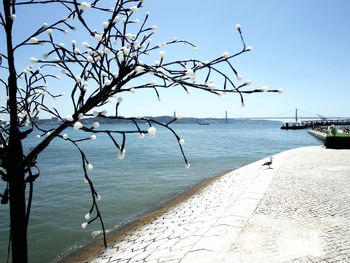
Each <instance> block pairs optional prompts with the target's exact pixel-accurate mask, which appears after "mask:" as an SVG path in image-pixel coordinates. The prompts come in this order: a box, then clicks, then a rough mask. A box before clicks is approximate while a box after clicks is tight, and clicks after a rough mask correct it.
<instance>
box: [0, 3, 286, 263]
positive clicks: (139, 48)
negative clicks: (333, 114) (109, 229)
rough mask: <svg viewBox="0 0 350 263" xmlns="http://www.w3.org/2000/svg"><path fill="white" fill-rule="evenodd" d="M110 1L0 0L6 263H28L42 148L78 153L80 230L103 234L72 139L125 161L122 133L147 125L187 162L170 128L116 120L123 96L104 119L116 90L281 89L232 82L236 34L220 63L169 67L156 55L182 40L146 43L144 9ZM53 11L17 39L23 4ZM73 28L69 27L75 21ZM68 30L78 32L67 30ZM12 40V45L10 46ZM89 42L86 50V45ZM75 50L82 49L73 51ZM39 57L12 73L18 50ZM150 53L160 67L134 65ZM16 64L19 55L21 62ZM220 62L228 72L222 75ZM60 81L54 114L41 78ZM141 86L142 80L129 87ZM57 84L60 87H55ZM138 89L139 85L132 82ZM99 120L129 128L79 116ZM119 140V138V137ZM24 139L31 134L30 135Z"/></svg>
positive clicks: (85, 164)
mask: <svg viewBox="0 0 350 263" xmlns="http://www.w3.org/2000/svg"><path fill="white" fill-rule="evenodd" d="M108 2H109V1H100V0H95V1H93V2H91V3H89V2H78V1H76V0H3V10H2V11H1V13H0V23H1V26H2V30H3V34H2V35H1V36H4V39H1V47H0V52H1V53H0V74H1V76H4V77H3V78H1V85H2V87H1V92H3V94H5V93H6V96H7V103H6V105H3V106H1V108H0V113H1V114H2V115H3V116H5V120H4V121H2V123H1V127H0V131H1V133H0V174H1V177H2V180H3V182H4V188H5V189H4V190H2V191H1V203H2V204H7V203H9V209H10V223H11V227H10V228H11V229H10V236H11V238H10V244H11V249H12V261H13V262H22V263H23V262H27V258H28V256H27V227H28V222H29V215H30V208H31V203H32V196H33V184H34V182H35V180H36V179H37V178H38V177H39V175H40V172H39V168H38V163H37V158H38V156H39V155H40V154H41V153H42V151H43V150H44V149H45V148H46V147H47V146H48V145H49V144H50V143H51V142H52V141H53V140H54V139H60V140H65V141H66V142H67V143H71V144H73V145H74V146H75V147H76V148H77V149H78V151H79V153H80V156H81V165H82V172H83V174H84V176H85V180H86V182H87V183H88V185H89V186H90V191H91V209H90V210H89V211H87V214H86V216H85V218H86V220H87V222H85V223H83V224H82V227H83V228H85V227H87V226H88V224H91V223H92V222H94V221H95V220H99V221H100V223H101V226H102V230H103V234H104V244H105V246H107V244H106V238H105V229H104V224H103V220H102V216H101V213H100V211H99V208H98V203H97V201H98V199H99V198H100V196H99V194H98V193H97V191H96V190H95V187H94V184H93V182H92V180H91V178H90V177H89V171H90V170H91V169H92V168H93V165H92V164H91V163H90V162H89V160H88V157H87V155H86V154H85V153H84V151H83V149H82V148H81V146H80V142H82V141H85V140H90V139H96V134H98V133H103V134H106V135H108V137H109V138H110V140H111V142H112V143H113V145H114V146H115V148H116V151H117V152H118V158H120V159H123V158H124V156H125V144H126V138H127V136H128V134H130V133H138V134H140V136H144V134H149V135H150V136H154V135H155V133H156V128H155V126H157V125H159V126H163V127H165V128H166V129H168V130H169V131H170V132H171V133H173V135H174V136H175V138H176V139H177V141H178V145H179V148H180V151H181V154H182V156H183V158H184V161H185V164H186V165H187V166H189V162H188V161H187V158H186V156H185V154H184V151H183V149H182V143H183V140H182V139H181V138H180V137H179V136H178V135H177V133H176V131H175V130H174V129H173V128H172V127H171V124H172V123H173V122H175V121H176V120H177V118H176V117H175V118H174V119H172V120H171V121H169V122H168V123H160V122H157V121H155V120H153V119H151V118H143V117H142V118H140V117H139V118H137V117H122V116H120V115H119V114H118V109H119V106H120V104H121V102H122V100H121V98H118V99H117V100H115V107H114V109H115V112H113V114H109V115H107V113H106V111H105V110H102V109H101V107H102V106H104V105H105V104H107V103H109V102H110V99H111V98H112V97H116V96H118V95H120V94H121V93H125V92H133V91H135V90H138V89H150V90H152V91H154V94H155V96H156V97H158V98H159V90H160V89H168V88H176V87H178V88H180V89H183V90H184V91H186V92H188V91H189V89H199V90H203V91H206V92H210V93H213V94H216V95H223V94H225V93H237V94H238V96H240V98H241V102H242V104H243V103H244V100H243V94H245V93H256V92H279V90H267V89H265V88H261V89H252V90H244V88H245V87H246V86H247V85H248V84H249V82H244V83H243V84H240V85H237V84H235V82H236V80H235V79H237V78H238V79H240V78H241V76H240V74H239V73H238V72H237V70H236V69H235V67H234V66H233V65H232V64H231V60H232V59H233V58H234V57H236V56H239V55H241V54H243V53H245V52H249V51H250V49H251V48H250V47H248V46H246V44H245V42H244V39H243V37H242V32H241V27H240V26H239V25H237V26H236V29H237V31H238V33H239V35H240V37H241V40H242V49H241V50H240V51H239V52H237V53H235V54H229V53H228V52H224V53H223V54H222V55H221V56H218V57H217V58H215V59H212V60H210V61H200V60H197V59H186V60H174V61H167V59H166V54H165V52H164V51H163V49H164V47H165V46H169V45H189V46H194V45H193V44H192V43H190V42H187V41H185V40H178V39H173V40H171V41H166V42H163V43H161V44H159V45H156V44H152V42H151V41H150V38H151V37H152V35H153V34H154V33H155V32H156V30H157V28H156V26H148V25H147V20H148V18H149V14H147V13H146V15H145V16H144V17H143V20H142V21H140V20H138V19H136V18H135V13H136V12H137V11H138V9H139V8H141V7H142V6H143V1H142V0H117V1H115V4H114V6H113V7H110V6H107V5H106V4H110V3H108ZM48 5H51V6H52V5H54V6H55V8H57V12H62V13H63V15H65V17H63V18H61V19H58V20H56V21H53V22H51V23H44V24H43V25H40V26H38V27H37V29H36V30H34V31H33V32H27V35H25V36H23V35H16V36H15V37H14V34H15V32H14V31H13V26H14V25H15V23H16V16H20V15H21V12H20V11H18V10H23V11H22V12H25V11H24V10H26V8H27V7H31V8H42V7H45V6H48ZM97 14H98V15H103V16H104V17H105V18H107V19H106V20H105V22H103V30H101V31H96V30H94V29H93V27H94V20H93V19H91V16H95V17H96V15H97ZM72 21H75V22H74V23H73V22H72ZM72 23H73V24H75V25H76V26H72ZM75 30H78V31H80V33H82V32H84V31H85V35H86V42H83V43H82V46H80V44H79V45H78V43H77V41H75V40H72V41H71V43H70V44H69V45H65V44H63V43H60V42H59V39H60V36H61V35H62V34H64V33H66V32H67V31H73V32H72V33H70V34H71V35H74V31H75ZM15 40H16V41H15ZM88 41H90V43H88ZM79 47H80V48H79ZM38 49H39V50H40V52H42V57H38V58H36V57H34V56H33V57H31V58H30V61H31V64H32V65H30V66H28V67H26V68H25V69H24V70H18V69H17V67H19V65H20V64H19V62H20V61H19V59H17V60H15V54H17V52H18V53H19V52H20V51H21V52H22V50H26V51H27V52H28V50H38ZM152 53H156V54H157V53H158V54H157V56H158V57H159V61H158V62H155V63H153V64H148V63H145V62H142V59H143V58H144V57H146V56H148V55H150V54H152ZM21 60H22V58H21ZM221 65H225V66H226V68H228V69H229V71H230V73H229V74H227V73H224V72H223V71H222V70H220V68H221ZM62 74H63V79H64V86H65V90H66V93H67V94H69V96H66V97H65V98H62V99H65V100H66V103H67V105H68V104H70V105H71V109H72V112H71V115H68V116H62V113H60V111H59V110H58V109H57V108H52V107H51V106H50V100H51V99H52V98H58V97H62V96H64V94H61V93H60V94H56V93H55V91H54V89H51V88H50V86H49V85H48V83H49V80H50V81H52V80H56V79H58V78H59V77H58V76H59V75H62ZM150 74H152V75H153V77H154V78H157V79H158V81H157V82H153V81H152V82H150V81H148V80H147V78H145V76H147V75H150ZM213 76H216V78H219V79H221V83H219V84H218V83H217V84H216V85H214V83H213V82H212V81H211V79H212V77H213ZM134 80H142V81H134ZM61 81H63V80H61ZM140 83H141V84H140ZM40 114H45V115H46V116H52V117H55V118H57V119H58V120H59V125H57V126H55V127H51V128H49V129H48V128H47V127H46V128H45V126H41V125H40V123H39V122H37V119H38V117H39V115H40ZM93 116H94V117H100V118H105V119H115V120H123V121H127V122H130V123H132V124H133V125H134V129H132V130H107V129H103V128H101V127H99V126H100V125H99V123H98V122H94V123H92V124H91V125H83V124H82V121H81V119H83V118H88V117H93ZM141 123H147V125H148V126H149V128H147V129H142V127H143V126H142V125H140V124H141ZM68 127H73V128H74V129H76V130H82V131H84V132H86V136H83V137H81V138H79V139H73V138H70V137H69V136H68V135H67V134H66V133H64V131H65V129H67V128H68ZM34 131H35V132H38V131H39V132H40V133H41V140H39V142H38V143H37V145H35V147H33V148H31V149H30V150H29V151H28V152H24V150H23V140H24V139H25V138H26V137H28V136H29V135H31V134H32V133H33V132H34ZM117 135H118V136H120V135H121V138H122V139H120V140H117ZM31 136H32V135H31Z"/></svg>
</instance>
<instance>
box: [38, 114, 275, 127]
mask: <svg viewBox="0 0 350 263" xmlns="http://www.w3.org/2000/svg"><path fill="white" fill-rule="evenodd" d="M144 118H146V119H152V120H154V121H157V122H160V123H168V122H170V121H172V120H173V119H174V117H172V116H157V117H151V116H145V117H144ZM96 121H97V122H99V123H100V124H127V123H131V121H130V120H128V119H106V118H101V117H92V118H83V119H81V120H80V122H81V123H83V124H90V123H91V124H92V123H93V122H96ZM35 122H36V123H37V124H41V125H43V124H48V125H58V124H60V123H61V120H60V119H58V118H51V119H37V120H35ZM140 122H142V121H140ZM174 123H176V124H202V123H205V124H208V125H209V124H237V123H282V121H278V120H264V119H261V120H260V119H259V120H257V119H252V118H227V119H226V118H194V117H184V118H181V119H178V120H176V122H174Z"/></svg>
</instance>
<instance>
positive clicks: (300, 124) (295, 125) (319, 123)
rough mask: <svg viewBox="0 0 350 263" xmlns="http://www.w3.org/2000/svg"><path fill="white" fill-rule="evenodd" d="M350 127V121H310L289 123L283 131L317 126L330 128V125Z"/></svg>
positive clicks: (283, 127) (284, 126)
mask: <svg viewBox="0 0 350 263" xmlns="http://www.w3.org/2000/svg"><path fill="white" fill-rule="evenodd" d="M332 124H334V125H350V119H339V120H310V121H301V122H291V123H289V122H287V123H285V124H283V126H282V127H281V129H282V130H297V129H307V128H312V127H317V126H330V125H332Z"/></svg>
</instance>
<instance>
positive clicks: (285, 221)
mask: <svg viewBox="0 0 350 263" xmlns="http://www.w3.org/2000/svg"><path fill="white" fill-rule="evenodd" d="M268 160H269V158H266V159H263V160H260V161H257V162H255V163H252V164H249V165H246V166H244V167H241V168H239V169H237V170H234V171H232V172H229V173H227V174H225V175H223V176H221V177H219V179H217V180H216V181H214V182H213V183H211V184H209V185H208V186H207V187H205V188H204V189H202V190H201V191H199V192H198V193H196V194H194V195H193V196H191V197H190V198H188V199H186V200H185V201H183V202H181V203H179V204H177V205H176V206H175V207H172V208H171V209H169V210H168V211H167V212H165V213H164V214H161V215H158V216H157V217H155V218H153V219H152V220H150V221H149V222H148V223H145V224H144V225H141V226H139V227H138V228H136V229H133V231H131V232H127V233H124V234H123V236H122V237H121V239H120V240H119V241H118V242H117V243H115V244H113V245H111V246H110V248H108V249H107V250H105V251H103V253H101V254H99V255H97V256H96V257H95V258H94V259H92V260H89V262H93V263H112V262H113V263H116V262H140V263H143V262H154V263H161V262H169V263H178V262H179V263H180V262H181V263H196V262H201V263H205V262H350V162H349V160H350V150H330V149H324V148H322V147H304V148H297V149H293V150H290V151H286V152H283V153H280V154H277V155H275V156H274V159H273V163H272V165H271V169H270V168H269V167H268V166H263V165H262V164H263V163H264V162H266V161H268ZM84 262H86V261H84Z"/></svg>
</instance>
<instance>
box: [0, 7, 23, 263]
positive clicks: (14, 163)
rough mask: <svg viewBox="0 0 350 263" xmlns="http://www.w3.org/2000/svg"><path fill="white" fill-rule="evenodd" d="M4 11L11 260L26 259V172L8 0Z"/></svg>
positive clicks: (21, 260) (14, 261)
mask: <svg viewBox="0 0 350 263" xmlns="http://www.w3.org/2000/svg"><path fill="white" fill-rule="evenodd" d="M3 4H4V12H5V16H6V25H5V28H6V41H7V54H8V68H9V77H8V87H9V100H8V103H9V105H8V106H9V108H10V123H11V124H10V125H11V126H10V134H9V138H10V139H9V145H8V156H7V160H6V165H7V169H6V170H7V175H8V180H9V190H10V191H9V194H10V222H11V241H12V242H11V248H12V262H13V263H17V262H21V263H26V262H27V261H28V252H27V222H26V202H25V173H24V167H23V148H22V140H21V136H20V130H19V122H18V118H17V99H16V96H17V79H16V69H15V64H14V54H13V44H12V24H13V22H12V19H11V18H10V17H11V12H10V11H11V10H10V6H11V3H10V0H4V2H3Z"/></svg>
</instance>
